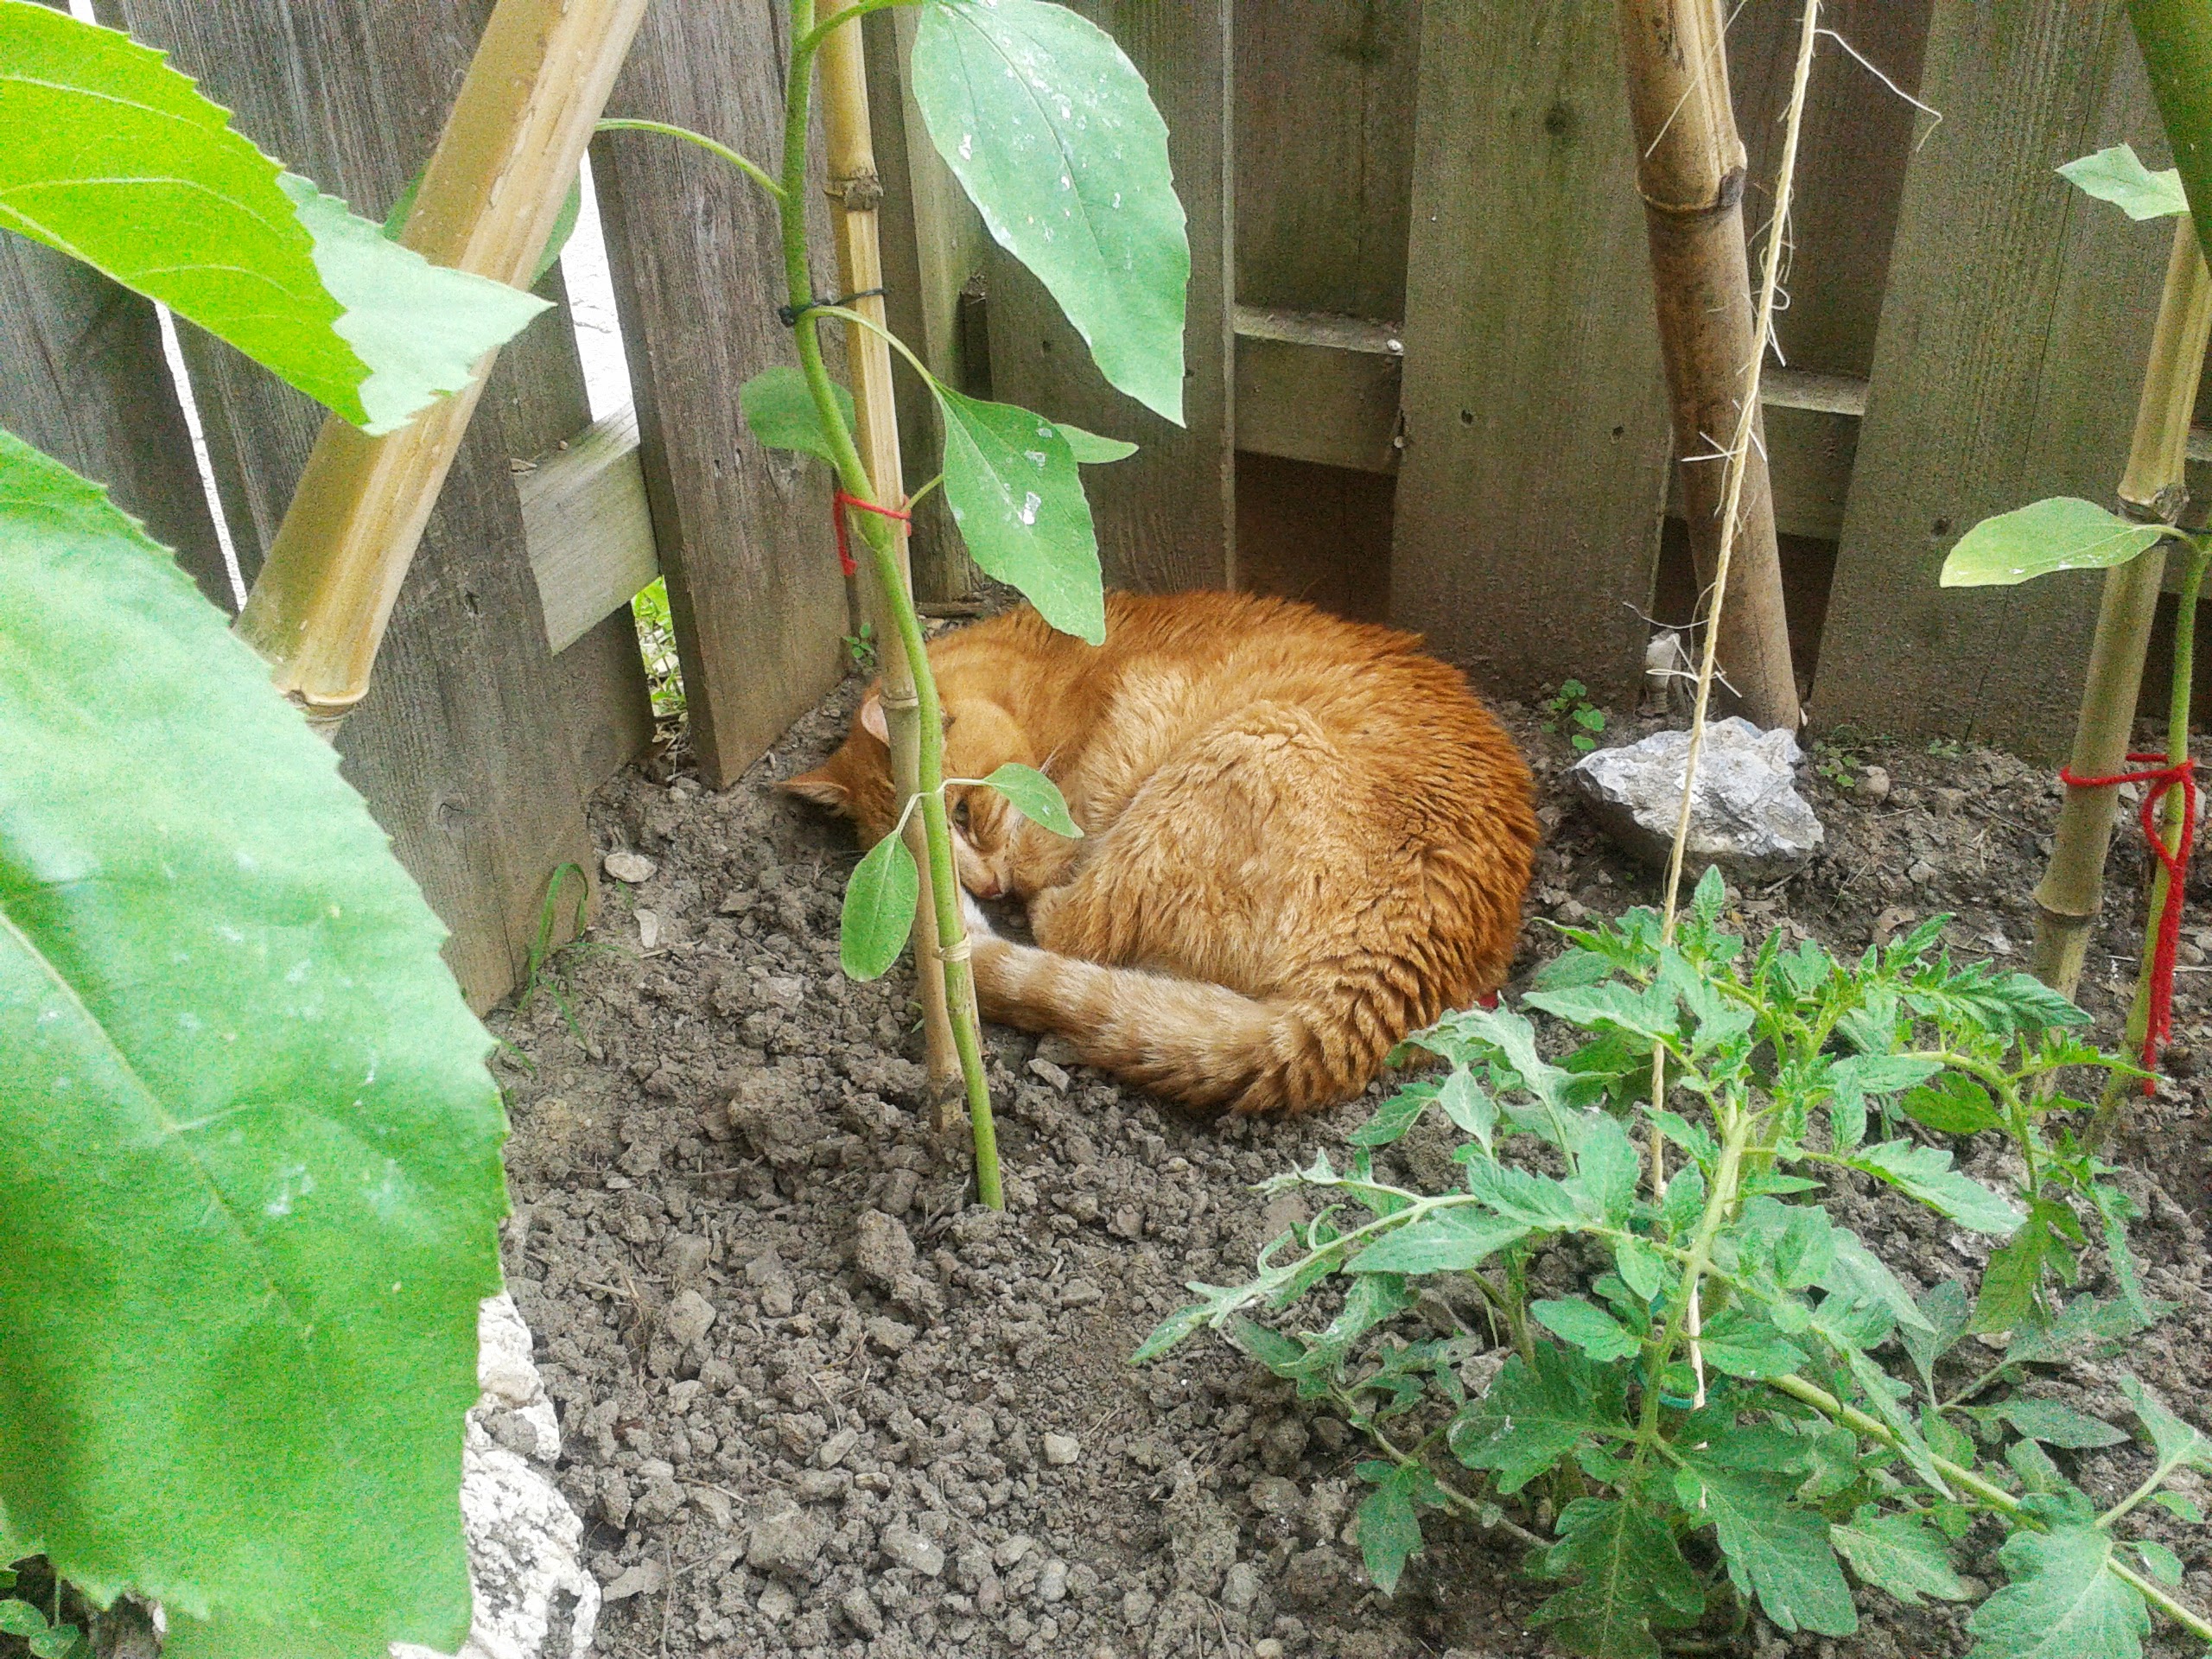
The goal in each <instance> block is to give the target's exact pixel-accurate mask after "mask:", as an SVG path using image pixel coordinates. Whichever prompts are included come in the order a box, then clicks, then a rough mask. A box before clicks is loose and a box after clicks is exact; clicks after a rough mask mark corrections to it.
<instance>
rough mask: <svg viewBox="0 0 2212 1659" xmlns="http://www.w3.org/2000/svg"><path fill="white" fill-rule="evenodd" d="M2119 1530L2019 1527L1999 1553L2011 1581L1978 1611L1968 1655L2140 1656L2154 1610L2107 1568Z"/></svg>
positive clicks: (2009, 1658)
mask: <svg viewBox="0 0 2212 1659" xmlns="http://www.w3.org/2000/svg"><path fill="white" fill-rule="evenodd" d="M2112 1553H2113V1541H2112V1535H2111V1534H2109V1533H2107V1532H2102V1531H2100V1530H2099V1529H2096V1528H2095V1527H2092V1526H2078V1525H2077V1526H2068V1527H2059V1528H2056V1529H2053V1530H2051V1531H2050V1532H2016V1533H2014V1534H2013V1535H2012V1537H2011V1539H2010V1540H2008V1541H2006V1543H2005V1548H2002V1549H2000V1550H1999V1551H1998V1552H1997V1559H1998V1560H1999V1562H2000V1563H2002V1564H2003V1566H2004V1568H2005V1573H2006V1574H2007V1575H2008V1576H2009V1577H2010V1578H2011V1579H2012V1582H2011V1583H2010V1584H2008V1585H2006V1586H2005V1587H2004V1588H2003V1589H2002V1590H1999V1592H1997V1593H1996V1594H1995V1595H1993V1596H1992V1597H1990V1599H1988V1600H1987V1601H1985V1602H1984V1603H1982V1604H1981V1605H1980V1606H1979V1607H1977V1608H1976V1609H1974V1617H1973V1618H1970V1619H1968V1620H1967V1629H1968V1630H1972V1631H1973V1632H1974V1635H1975V1636H1976V1637H1980V1640H1979V1641H1977V1642H1976V1643H1974V1648H1973V1649H1972V1651H1971V1652H1969V1653H1968V1654H1967V1659H2139V1656H2140V1655H2141V1653H2142V1651H2143V1637H2144V1633H2145V1631H2147V1630H2149V1629H2150V1628H2151V1616H2150V1614H2149V1612H2148V1611H2146V1610H2145V1607H2144V1605H2143V1598H2142V1595H2141V1594H2140V1593H2139V1592H2138V1591H2136V1590H2135V1589H2134V1588H2133V1586H2129V1585H2126V1584H2123V1583H2121V1582H2120V1580H2118V1579H2116V1578H2114V1577H2113V1575H2112V1573H2109V1572H2107V1570H2106V1567H2107V1563H2108V1562H2109V1561H2110V1560H2112Z"/></svg>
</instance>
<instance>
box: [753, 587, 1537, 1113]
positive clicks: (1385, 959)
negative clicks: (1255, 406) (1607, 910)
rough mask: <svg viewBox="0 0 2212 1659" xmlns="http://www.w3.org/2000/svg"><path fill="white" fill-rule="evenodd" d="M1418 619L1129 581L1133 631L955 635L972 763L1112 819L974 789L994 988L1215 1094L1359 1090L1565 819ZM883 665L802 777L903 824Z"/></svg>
mask: <svg viewBox="0 0 2212 1659" xmlns="http://www.w3.org/2000/svg"><path fill="white" fill-rule="evenodd" d="M1420 645H1421V642H1420V640H1419V639H1418V638H1416V637H1415V636H1414V635H1412V634H1408V633H1399V632H1393V631H1392V630H1389V629H1387V628H1381V627H1376V626H1369V625H1366V624H1363V623H1355V622H1346V621H1343V620H1339V619H1338V618H1335V617H1332V616H1328V615H1325V614H1324V613H1321V612H1319V611H1317V610H1314V609H1313V608H1312V607H1310V606H1306V605H1301V604H1297V603H1294V602H1292V601H1285V600H1278V599H1264V598H1257V597H1254V596H1252V595H1249V594H1223V593H1192V594H1171V595H1166V596H1160V597H1140V596H1138V595H1135V594H1109V595H1108V596H1107V633H1106V643H1105V645H1103V646H1102V647H1093V646H1090V645H1085V644H1084V643H1083V642H1082V641H1081V640H1079V639H1073V638H1071V637H1070V636H1069V635H1066V634H1063V633H1058V632H1054V631H1053V630H1052V628H1050V627H1048V626H1046V624H1045V622H1044V621H1043V620H1041V619H1040V618H1039V616H1038V615H1037V613H1035V612H1034V611H1033V610H1031V609H1029V608H1028V607H1022V608H1021V609H1019V610H1015V611H1011V612H1008V613H1006V614H1004V615H1002V616H998V617H994V618H992V619H991V620H988V621H985V622H979V623H976V625H974V626H970V627H966V628H963V629H960V630H959V631H958V632H954V633H951V634H948V635H946V636H945V637H944V638H943V639H939V640H938V641H937V642H936V643H935V644H934V645H931V648H930V663H931V667H932V668H933V669H934V670H935V671H936V674H937V680H938V690H939V693H940V696H941V698H942V701H943V702H944V709H945V713H946V717H947V723H946V727H945V751H946V757H945V758H946V766H945V772H946V775H947V776H948V777H962V778H981V777H983V776H985V775H986V774H988V772H991V770H992V769H993V768H995V767H996V766H999V765H1001V764H1002V763H1004V762H1007V761H1019V762H1021V763H1023V764H1025V765H1028V766H1038V767H1041V768H1042V769H1043V770H1044V771H1045V772H1047V773H1049V774H1050V775H1051V777H1052V779H1053V781H1054V782H1055V783H1057V784H1058V785H1059V787H1060V791H1061V792H1062V793H1063V794H1064V795H1065V797H1066V798H1067V803H1068V809H1069V810H1070V811H1071V813H1072V814H1073V815H1074V817H1075V820H1076V822H1077V823H1078V824H1080V825H1082V826H1083V827H1084V829H1085V830H1086V831H1087V834H1086V835H1085V836H1084V838H1083V839H1082V840H1079V841H1078V840H1067V839H1064V838H1062V837H1060V836H1055V835H1052V833H1051V832H1049V831H1048V830H1046V829H1043V828H1041V827H1040V826H1039V825H1037V824H1035V823H1031V822H1030V821H1029V820H1028V819H1027V818H1025V817H1022V816H1021V815H1020V814H1019V813H1017V812H1015V811H1014V810H1013V809H1012V808H1011V807H1010V806H1008V805H1007V803H1006V802H1005V801H1004V800H1003V799H1001V798H1000V797H999V796H998V795H996V794H995V792H993V791H989V790H984V789H976V788H959V787H956V788H953V789H951V790H950V791H948V794H949V798H950V804H951V810H952V814H953V819H954V823H955V824H956V826H957V830H958V846H957V854H958V858H959V864H960V874H961V880H962V884H963V886H964V887H967V888H968V889H969V891H970V892H972V893H977V894H980V895H981V896H982V897H984V898H992V897H996V896H998V895H1001V894H1007V895H1011V896H1012V897H1014V898H1016V899H1020V900H1022V901H1023V902H1024V903H1025V904H1026V905H1027V908H1028V914H1029V921H1030V926H1031V930H1032V931H1033V934H1034V936H1035V938H1036V940H1037V943H1036V944H1035V945H1033V946H1031V945H1025V944H1015V943H1014V942H1013V941H1011V940H1008V939H1005V938H998V937H995V936H992V935H988V934H979V937H977V938H976V944H975V964H976V988H977V993H978V995H979V997H980V999H981V1001H982V1008H983V1013H984V1014H985V1015H986V1016H988V1018H990V1019H993V1020H998V1021H1000V1022H1001V1023H1002V1024H1006V1025H1012V1026H1018V1027H1022V1028H1023V1029H1025V1030H1030V1031H1052V1032H1058V1033H1060V1034H1061V1035H1063V1036H1064V1037H1065V1038H1066V1039H1068V1040H1069V1041H1070V1042H1071V1043H1072V1044H1074V1046H1075V1047H1076V1050H1077V1052H1078V1053H1080V1054H1081V1055H1082V1056H1083V1058H1084V1060H1085V1061H1086V1062H1088V1063H1089V1064H1090V1065H1096V1066H1100V1067H1103V1068H1104V1069H1105V1070H1107V1071H1111V1072H1113V1073H1114V1074H1115V1075H1116V1076H1117V1077H1122V1078H1123V1079H1125V1080H1126V1081H1128V1082H1129V1083H1132V1084H1136V1085H1138V1086H1139V1087H1141V1088H1144V1089H1147V1090H1152V1091H1154V1092H1155V1093H1157V1094H1160V1095H1162V1096H1166V1097H1168V1098H1170V1099H1173V1100H1177V1101H1180V1102H1183V1103H1185V1104H1187V1105H1192V1106H1198V1107H1218V1106H1225V1107H1228V1108H1230V1109H1234V1110H1236V1111H1241V1112H1264V1111H1274V1110H1287V1111H1306V1110H1310V1109H1313V1108H1316V1107H1320V1106H1325V1105H1329V1104H1332V1103H1336V1102H1338V1101H1341V1100H1344V1099H1346V1098H1348V1097H1349V1096H1352V1095H1354V1094H1357V1092H1358V1091H1359V1090H1362V1089H1363V1088H1364V1087H1365V1086H1366V1085H1367V1084H1368V1083H1369V1082H1370V1080H1371V1079H1372V1078H1373V1077H1375V1075H1376V1072H1377V1071H1379V1070H1380V1069H1381V1067H1382V1065H1383V1057H1384V1056H1385V1055H1386V1054H1388V1053H1389V1051H1390V1049H1391V1048H1392V1047H1393V1046H1395V1045H1396V1043H1397V1042H1398V1041H1399V1039H1402V1038H1403V1037H1404V1036H1405V1035H1406V1034H1407V1033H1408V1032H1411V1031H1414V1030H1417V1029H1419V1028H1420V1027H1422V1026H1424V1025H1427V1024H1428V1023H1429V1022H1431V1021H1432V1020H1434V1019H1435V1018H1436V1017H1437V1016H1438V1015H1439V1014H1441V1013H1443V1012H1444V1011H1445V1010H1446V1009H1447V1008H1452V1007H1465V1006H1466V1005H1467V1004H1468V1003H1470V1002H1471V1001H1474V1000H1475V999H1476V998H1477V997H1478V996H1479V995H1482V994H1484V993H1485V992H1487V991H1490V990H1492V989H1494V988H1496V987H1497V985H1498V984H1499V983H1501V982H1503V979H1504V978H1505V976H1506V973H1507V970H1508V969H1509V967H1510V964H1511V962H1512V959H1513V953H1514V947H1515V941H1516V937H1517V935H1518V933H1519V931H1520V924H1521V897H1522V890H1523V889H1524V888H1525V887H1527V885H1528V881H1529V867H1530V864H1531V862H1532V860H1533V857H1534V854H1535V844H1536V837H1537V828H1536V819H1535V812H1534V810H1532V807H1531V804H1530V798H1529V797H1530V783H1529V771H1528V767H1527V766H1525V765H1524V764H1523V763H1522V759H1521V756H1520V754H1519V753H1518V752H1517V751H1516V749H1515V748H1514V747H1513V742H1512V740H1511V739H1510V738H1509V737H1508V736H1507V735H1506V734H1505V733H1504V731H1503V729H1502V728H1500V727H1499V726H1498V724H1497V721H1495V720H1494V719H1493V718H1491V715H1490V713H1489V712H1488V710H1486V709H1484V707H1483V705H1482V704H1481V702H1478V700H1477V699H1476V697H1475V696H1474V695H1473V693H1472V692H1471V691H1470V690H1468V687H1467V683H1466V681H1465V678H1463V677H1461V675H1460V674H1459V671H1457V670H1454V669H1452V668H1448V667H1446V665H1445V664H1442V663H1440V662H1438V661H1436V660H1435V659H1434V658H1431V657H1427V656H1425V655H1423V654H1422V653H1421V649H1420ZM875 695H876V694H875V693H874V691H873V690H872V691H871V692H870V693H869V695H868V702H867V703H866V704H864V705H863V708H862V709H861V715H859V716H858V717H857V718H856V719H855V721H854V724H853V729H852V732H851V734H850V735H849V737H848V738H847V739H846V741H845V743H844V745H843V747H841V748H840V749H839V750H838V751H837V753H836V754H835V755H833V756H831V757H830V759H829V761H828V762H827V763H826V764H824V765H823V766H821V767H820V768H818V769H817V770H816V771H813V772H806V773H804V774H803V775H801V776H799V777H797V778H793V779H790V780H789V781H788V782H787V783H786V784H785V788H787V789H790V790H791V791H794V792H796V793H798V794H800V795H802V796H804V797H806V798H809V799H810V800H814V801H817V802H819V803H821V804H824V805H828V806H831V807H834V808H836V809H837V810H840V811H842V812H844V813H846V814H847V815H848V816H849V817H852V818H854V819H855V821H856V822H857V823H858V824H859V826H860V829H861V835H862V836H863V838H864V839H865V840H866V841H867V842H868V843H869V844H870V845H873V844H874V842H877V841H879V840H880V839H881V838H882V836H884V835H886V834H887V833H888V831H889V830H890V829H891V825H892V822H893V795H892V788H891V782H890V776H889V770H888V761H889V753H888V751H887V748H886V747H885V745H884V742H883V739H882V735H881V734H882V728H883V719H882V712H881V707H880V703H878V702H876V701H875Z"/></svg>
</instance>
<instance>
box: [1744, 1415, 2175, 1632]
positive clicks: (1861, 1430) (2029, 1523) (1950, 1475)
mask: <svg viewBox="0 0 2212 1659" xmlns="http://www.w3.org/2000/svg"><path fill="white" fill-rule="evenodd" d="M1767 1386H1768V1387H1769V1388H1771V1389H1779V1390H1780V1391H1781V1392H1782V1393H1783V1394H1786V1395H1789V1397H1790V1398H1791V1399H1793V1400H1797V1401H1801V1402H1803V1403H1804V1404H1806V1405H1808V1406H1810V1407H1812V1408H1813V1409H1814V1410H1815V1411H1817V1412H1819V1413H1820V1414H1821V1415H1822V1416H1824V1417H1826V1418H1827V1419H1828V1420H1829V1421H1832V1422H1838V1423H1841V1424H1842V1425H1843V1426H1844V1427H1846V1428H1848V1429H1850V1430H1851V1431H1852V1432H1853V1433H1857V1434H1863V1435H1865V1436H1866V1438H1867V1439H1869V1440H1879V1441H1880V1442H1881V1443H1882V1444H1883V1445H1885V1446H1891V1447H1895V1446H1897V1443H1898V1442H1897V1435H1896V1433H1894V1432H1893V1431H1892V1430H1891V1428H1890V1427H1888V1425H1886V1424H1885V1423H1882V1422H1879V1421H1877V1420H1876V1419H1874V1418H1872V1417H1869V1416H1868V1415H1867V1414H1866V1413H1865V1412H1863V1411H1860V1410H1859V1408H1857V1407H1855V1406H1847V1405H1846V1404H1844V1402H1842V1401H1840V1400H1839V1399H1837V1398H1836V1397H1835V1396H1834V1395H1832V1394H1830V1393H1828V1392H1827V1390H1826V1389H1822V1388H1820V1387H1818V1386H1817V1385H1815V1384H1814V1383H1808V1382H1806V1381H1805V1379H1804V1378H1803V1377H1802V1376H1777V1377H1774V1378H1771V1379H1770V1381H1769V1382H1768V1384H1767ZM1929 1462H1931V1463H1932V1464H1934V1465H1935V1466H1936V1472H1937V1473H1939V1474H1941V1475H1942V1477H1943V1478H1945V1479H1946V1480H1948V1481H1950V1482H1952V1483H1953V1484H1955V1485H1956V1486H1957V1487H1958V1488H1959V1489H1960V1491H1966V1492H1971V1493H1972V1494H1973V1495H1974V1497H1975V1499H1976V1500H1977V1501H1978V1502H1980V1503H1982V1504H1984V1505H1985V1506H1986V1507H1987V1508H1989V1509H1993V1510H1998V1511H1999V1513H2001V1514H2003V1515H2004V1516H2006V1517H2007V1518H2008V1519H2010V1520H2012V1521H2015V1522H2018V1523H2019V1524H2020V1525H2022V1526H2025V1527H2034V1528H2035V1529H2037V1531H2041V1530H2042V1528H2041V1527H2039V1526H2037V1522H2036V1521H2035V1519H2034V1517H2032V1516H2030V1515H2029V1514H2028V1513H2027V1511H2026V1510H2024V1508H2023V1507H2022V1506H2021V1503H2020V1500H2019V1499H2018V1498H2016V1497H2013V1496H2012V1493H2010V1492H2008V1491H2005V1489H2004V1488H2003V1487H2001V1486H1995V1485H1992V1484H1990V1483H1989V1482H1988V1481H1986V1480H1984V1479H1983V1478H1981V1477H1980V1475H1977V1474H1976V1473H1974V1471H1973V1470H1971V1469H1961V1467H1960V1466H1959V1465H1957V1464H1955V1463H1953V1462H1952V1461H1951V1460H1950V1459H1948V1458H1940V1457H1936V1456H1935V1455H1933V1454H1932V1453H1931V1454H1930V1456H1929ZM2105 1571H2107V1573H2111V1574H2112V1575H2113V1577H2114V1578H2116V1579H2118V1580H2120V1582H2121V1583H2122V1584H2125V1585H2126V1586H2128V1587H2129V1588H2130V1589H2133V1591H2135V1592H2137V1593H2138V1594H2139V1595H2140V1596H2141V1597H2142V1598H2143V1599H2144V1600H2145V1601H2147V1602H2149V1603H2150V1604H2151V1605H2152V1606H2153V1607H2156V1608H2157V1609H2158V1611H2160V1612H2162V1613H2164V1615H2165V1616H2166V1617H2167V1618H2171V1620H2173V1622H2174V1623H2175V1624H2178V1625H2180V1626H2181V1627H2182V1629H2183V1630H2187V1631H2188V1632H2189V1633H2190V1635H2191V1636H2194V1637H2196V1638H2197V1639H2198V1640H2200V1641H2203V1642H2212V1620H2207V1619H2205V1618H2203V1617H2202V1615H2201V1614H2198V1613H2196V1612H2195V1611H2192V1610H2191V1609H2190V1608H2189V1607H2187V1606H2184V1605H2183V1604H2182V1603H2180V1602H2178V1601H2176V1600H2175V1599H2173V1598H2172V1597H2171V1596H2170V1595H2168V1594H2167V1593H2166V1592H2164V1590H2162V1589H2160V1588H2159V1587H2158V1586H2157V1585H2155V1584H2153V1583H2152V1581H2151V1580H2148V1579H2146V1578H2145V1577H2144V1576H2143V1575H2142V1574H2141V1573H2138V1572H2136V1571H2135V1570H2134V1569H2133V1567H2128V1566H2127V1565H2126V1564H2125V1563H2124V1562H2122V1561H2120V1560H2117V1559H2116V1558H2115V1559H2112V1560H2107V1561H2106V1562H2105Z"/></svg>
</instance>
